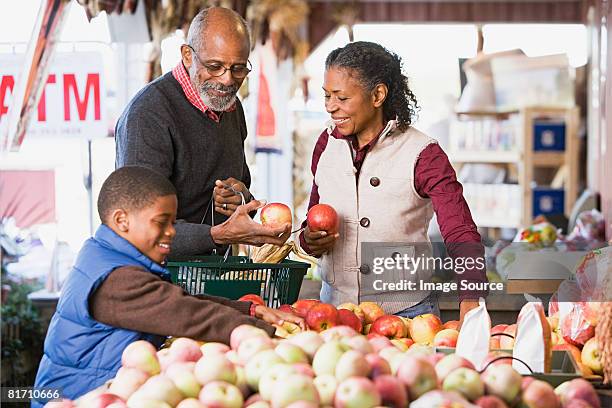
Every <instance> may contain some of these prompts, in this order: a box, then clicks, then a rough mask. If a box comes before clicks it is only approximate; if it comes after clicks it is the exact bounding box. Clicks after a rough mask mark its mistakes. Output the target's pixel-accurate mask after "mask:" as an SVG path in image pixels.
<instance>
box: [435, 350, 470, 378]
mask: <svg viewBox="0 0 612 408" xmlns="http://www.w3.org/2000/svg"><path fill="white" fill-rule="evenodd" d="M461 367H465V368H471V369H474V365H473V364H472V363H471V362H470V361H469V360H467V359H465V358H463V357H461V356H458V355H457V354H449V355H447V356H445V357H442V359H441V360H440V361H438V363H437V364H436V365H435V369H436V375H437V377H438V379H439V380H440V382H442V381H444V379H445V378H446V376H447V375H449V374H450V373H451V372H452V371H454V370H456V369H458V368H461Z"/></svg>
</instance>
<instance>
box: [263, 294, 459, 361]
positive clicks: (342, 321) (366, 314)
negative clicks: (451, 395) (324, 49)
mask: <svg viewBox="0 0 612 408" xmlns="http://www.w3.org/2000/svg"><path fill="white" fill-rule="evenodd" d="M251 300H252V299H251ZM279 309H280V310H283V311H286V312H290V313H293V314H296V315H298V316H301V317H303V318H304V319H305V320H306V323H307V325H308V327H309V329H310V330H314V331H317V332H322V331H324V330H326V329H329V328H332V327H336V326H348V327H350V328H352V329H354V330H355V331H356V332H357V333H361V334H365V335H367V336H368V338H372V337H377V336H382V337H386V338H388V339H389V340H391V343H392V344H393V345H395V346H396V347H398V348H400V349H401V350H403V351H405V350H407V349H408V348H409V347H410V346H412V345H413V344H415V343H417V344H423V345H432V346H436V347H455V346H456V344H457V338H458V336H459V331H458V328H459V322H458V321H457V320H451V321H449V322H446V323H444V324H443V323H442V321H440V318H439V317H438V316H436V315H434V314H424V315H420V316H416V317H415V318H413V319H408V318H405V317H399V316H394V315H386V314H385V312H384V310H383V309H382V308H381V307H380V306H379V305H378V304H376V303H375V302H362V303H360V304H359V305H356V304H354V303H343V304H341V305H339V306H338V307H337V308H336V307H334V306H333V305H331V304H328V303H321V302H320V301H319V300H317V299H301V300H298V301H297V302H295V303H294V304H293V305H282V306H281V307H280V308H279ZM284 328H285V329H286V330H287V332H288V334H293V333H295V332H297V331H299V328H298V327H297V326H296V325H292V324H285V326H284Z"/></svg>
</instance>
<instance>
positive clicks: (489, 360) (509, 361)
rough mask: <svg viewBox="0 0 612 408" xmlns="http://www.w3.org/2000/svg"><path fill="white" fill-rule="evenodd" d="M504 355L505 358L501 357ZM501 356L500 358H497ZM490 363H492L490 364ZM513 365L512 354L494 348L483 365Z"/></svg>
mask: <svg viewBox="0 0 612 408" xmlns="http://www.w3.org/2000/svg"><path fill="white" fill-rule="evenodd" d="M500 357H504V358H500ZM498 358H499V360H497V359H498ZM489 363H490V364H489ZM502 364H505V365H512V354H510V353H506V352H505V351H500V350H494V351H490V352H489V354H487V357H486V358H485V360H484V362H483V367H487V365H502Z"/></svg>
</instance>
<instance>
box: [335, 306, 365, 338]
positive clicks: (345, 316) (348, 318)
mask: <svg viewBox="0 0 612 408" xmlns="http://www.w3.org/2000/svg"><path fill="white" fill-rule="evenodd" d="M338 318H339V319H340V324H342V325H345V326H348V327H351V328H353V329H355V331H357V333H361V330H363V327H362V325H361V320H359V317H357V315H356V314H355V313H353V312H351V311H350V310H347V309H338Z"/></svg>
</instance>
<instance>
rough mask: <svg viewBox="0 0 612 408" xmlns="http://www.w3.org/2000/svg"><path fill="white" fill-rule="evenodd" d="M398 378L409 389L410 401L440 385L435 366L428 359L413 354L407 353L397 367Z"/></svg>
mask: <svg viewBox="0 0 612 408" xmlns="http://www.w3.org/2000/svg"><path fill="white" fill-rule="evenodd" d="M397 378H398V379H399V380H400V381H401V382H402V383H403V384H404V385H405V386H406V388H407V389H408V394H409V395H408V396H409V398H410V401H414V400H415V399H417V398H419V397H420V396H421V395H423V394H425V393H426V392H427V391H431V390H433V389H436V387H437V385H438V377H437V376H436V370H435V369H434V367H433V366H432V365H431V364H429V362H428V361H427V360H425V359H423V358H420V357H416V356H413V355H406V356H405V357H404V358H403V359H402V362H401V363H400V365H399V367H398V369H397Z"/></svg>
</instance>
